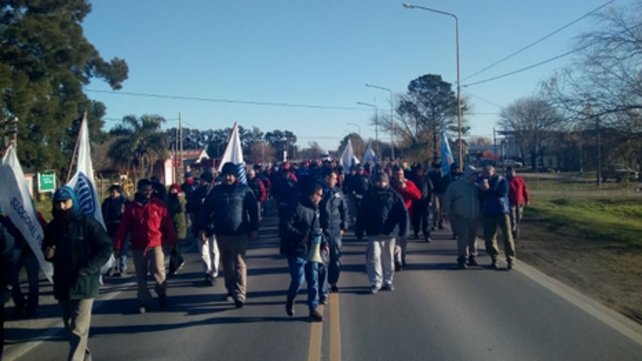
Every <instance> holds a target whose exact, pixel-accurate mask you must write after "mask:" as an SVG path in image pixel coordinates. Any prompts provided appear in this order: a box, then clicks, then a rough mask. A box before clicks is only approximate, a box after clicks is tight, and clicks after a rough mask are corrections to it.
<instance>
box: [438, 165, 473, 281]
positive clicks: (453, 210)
mask: <svg viewBox="0 0 642 361" xmlns="http://www.w3.org/2000/svg"><path fill="white" fill-rule="evenodd" d="M476 179H477V170H476V169H475V167H473V166H471V165H469V166H467V167H466V168H464V174H463V175H462V177H461V178H459V179H457V180H456V181H454V182H452V183H451V184H450V186H448V190H447V191H446V194H445V196H444V203H443V204H442V212H443V215H444V217H445V218H446V219H449V220H450V225H451V226H452V228H453V230H454V232H455V234H457V255H458V257H457V265H458V266H459V269H465V268H466V267H467V266H476V265H477V261H476V260H475V257H476V256H477V227H478V226H479V215H480V211H481V204H480V196H481V190H480V189H479V187H478V186H477V185H476V184H475V181H476Z"/></svg>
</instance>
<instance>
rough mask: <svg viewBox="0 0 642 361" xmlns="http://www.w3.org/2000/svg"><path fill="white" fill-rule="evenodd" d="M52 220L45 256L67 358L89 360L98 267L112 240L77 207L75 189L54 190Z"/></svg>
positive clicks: (46, 236) (49, 226)
mask: <svg viewBox="0 0 642 361" xmlns="http://www.w3.org/2000/svg"><path fill="white" fill-rule="evenodd" d="M52 213H53V216H54V219H53V220H52V221H51V222H50V223H49V225H47V228H46V229H45V238H44V240H43V243H42V248H43V252H44V256H45V259H46V260H47V261H49V262H53V266H54V275H53V283H54V296H55V297H56V299H57V300H58V303H59V304H60V309H61V310H62V320H63V323H64V325H65V329H66V330H67V335H68V337H69V345H70V349H69V355H68V358H67V359H68V360H73V361H82V360H87V359H89V360H91V354H90V352H89V348H87V340H88V337H89V324H90V321H91V308H92V305H93V303H94V298H95V297H96V296H97V295H98V287H99V286H98V276H99V275H100V268H101V267H102V266H103V265H104V264H105V263H106V262H107V260H109V257H110V255H111V248H112V242H111V239H110V238H109V235H107V232H105V230H104V229H103V227H102V225H101V224H100V223H98V221H96V220H95V219H94V218H92V217H89V216H87V215H85V214H83V213H82V212H81V210H80V206H79V204H78V201H77V200H76V195H75V193H74V190H73V189H71V187H69V186H62V187H61V188H59V189H58V190H56V192H55V193H54V197H53V210H52Z"/></svg>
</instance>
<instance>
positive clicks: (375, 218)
mask: <svg viewBox="0 0 642 361" xmlns="http://www.w3.org/2000/svg"><path fill="white" fill-rule="evenodd" d="M374 181H375V186H374V187H373V188H371V189H370V191H368V192H367V193H366V194H365V195H364V197H363V201H362V203H361V209H360V210H359V215H358V216H357V226H356V229H355V233H356V236H357V238H359V239H362V238H363V237H364V236H367V237H368V257H367V260H368V261H367V265H366V266H367V269H368V280H369V281H370V293H372V294H375V293H377V292H379V290H380V289H382V287H383V289H384V290H388V291H393V290H394V286H393V285H392V280H393V277H394V272H395V268H394V251H395V236H398V237H405V236H406V232H407V230H408V211H406V207H405V206H404V203H403V199H401V196H400V195H399V194H398V193H397V192H395V191H394V190H392V189H391V188H390V186H389V182H390V181H389V178H388V175H387V174H385V173H379V174H377V175H375V177H374ZM395 233H396V235H395Z"/></svg>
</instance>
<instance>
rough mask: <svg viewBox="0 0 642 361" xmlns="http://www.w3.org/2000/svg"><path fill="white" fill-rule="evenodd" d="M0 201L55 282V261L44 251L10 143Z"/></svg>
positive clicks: (4, 160) (0, 169) (1, 168)
mask: <svg viewBox="0 0 642 361" xmlns="http://www.w3.org/2000/svg"><path fill="white" fill-rule="evenodd" d="M0 184H2V187H1V188H0V205H1V206H2V209H3V210H4V211H5V212H6V213H7V214H8V216H9V218H10V219H11V222H12V223H13V224H14V225H15V226H16V228H17V229H18V230H19V231H20V233H21V234H22V236H23V237H24V238H25V240H26V241H27V243H28V244H29V247H31V250H33V253H34V254H35V255H36V258H37V259H38V264H39V265H40V269H41V270H42V273H43V274H44V275H45V277H47V279H48V280H49V282H53V280H52V276H53V265H52V264H51V263H50V262H47V261H45V257H44V255H43V254H42V240H43V238H44V232H43V229H42V227H41V226H40V223H39V222H38V218H37V216H36V210H35V209H34V206H33V200H32V199H31V196H30V193H29V187H28V185H27V182H26V181H25V175H24V173H23V172H22V167H21V166H20V162H19V161H18V156H17V155H16V151H15V149H14V148H13V146H9V148H8V149H7V152H6V153H5V155H4V157H3V158H2V164H1V165H0Z"/></svg>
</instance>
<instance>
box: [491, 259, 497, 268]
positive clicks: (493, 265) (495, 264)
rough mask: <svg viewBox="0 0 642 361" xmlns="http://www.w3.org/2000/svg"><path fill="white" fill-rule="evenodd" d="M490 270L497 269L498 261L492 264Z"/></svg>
mask: <svg viewBox="0 0 642 361" xmlns="http://www.w3.org/2000/svg"><path fill="white" fill-rule="evenodd" d="M490 269H497V261H496V260H493V261H492V262H491V263H490Z"/></svg>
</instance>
